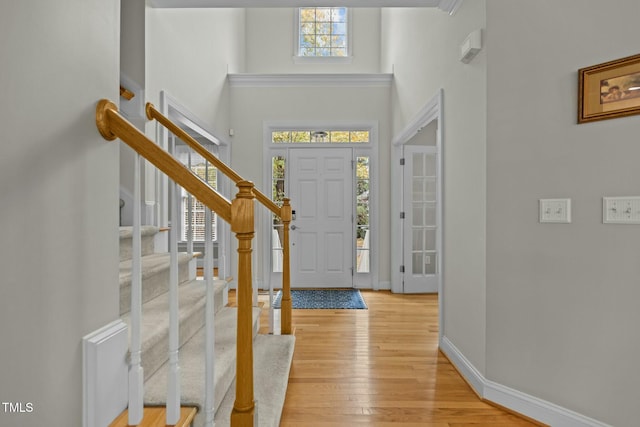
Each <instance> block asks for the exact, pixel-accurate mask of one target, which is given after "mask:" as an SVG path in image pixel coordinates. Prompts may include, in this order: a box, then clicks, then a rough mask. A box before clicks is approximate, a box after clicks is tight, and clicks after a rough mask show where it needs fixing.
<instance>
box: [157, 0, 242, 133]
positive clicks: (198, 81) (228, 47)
mask: <svg viewBox="0 0 640 427" xmlns="http://www.w3.org/2000/svg"><path fill="white" fill-rule="evenodd" d="M244 14H245V12H244V9H153V8H150V7H147V23H146V25H147V35H146V84H147V86H146V97H147V101H149V102H152V103H154V105H156V106H159V102H160V101H159V96H160V95H159V94H160V91H161V90H166V91H167V92H168V93H169V94H170V95H171V96H172V97H174V98H175V99H177V100H178V102H180V103H181V104H182V105H184V106H185V107H186V108H188V109H189V110H190V111H191V112H192V113H194V114H195V115H196V116H198V117H199V118H200V119H201V120H202V121H203V122H204V123H205V124H207V125H209V126H210V129H211V130H214V131H216V132H218V133H220V134H221V135H222V136H224V135H226V133H227V132H228V123H229V91H228V85H227V72H239V71H242V70H243V69H244V19H245V18H244ZM154 134H155V131H151V135H154Z"/></svg>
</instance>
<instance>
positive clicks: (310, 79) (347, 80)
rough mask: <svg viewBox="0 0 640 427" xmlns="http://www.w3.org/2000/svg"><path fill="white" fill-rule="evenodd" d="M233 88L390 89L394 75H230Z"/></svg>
mask: <svg viewBox="0 0 640 427" xmlns="http://www.w3.org/2000/svg"><path fill="white" fill-rule="evenodd" d="M227 77H228V79H229V84H230V85H231V87H314V86H324V87H327V86H344V87H390V86H391V82H392V81H393V74H386V73H383V74H379V73H366V74H360V73H359V74H355V73H350V74H229V75H228V76H227Z"/></svg>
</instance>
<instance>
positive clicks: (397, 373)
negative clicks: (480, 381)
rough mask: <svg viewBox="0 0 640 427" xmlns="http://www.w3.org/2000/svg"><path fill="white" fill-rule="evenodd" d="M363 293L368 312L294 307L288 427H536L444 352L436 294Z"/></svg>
mask: <svg viewBox="0 0 640 427" xmlns="http://www.w3.org/2000/svg"><path fill="white" fill-rule="evenodd" d="M362 294H363V297H364V299H365V302H366V303H367V306H368V307H369V309H368V310H301V309H295V310H293V324H294V326H295V330H296V349H295V352H294V355H293V365H292V367H291V372H290V376H289V387H288V389H287V395H286V400H285V405H284V409H283V413H282V418H281V424H280V425H281V426H282V427H293V426H296V427H299V426H305V427H344V426H346V425H349V424H355V425H356V426H358V425H359V426H379V427H386V426H403V427H418V426H420V427H461V426H472V427H485V426H494V427H501V426H504V427H506V426H509V427H521V426H522V427H524V426H535V425H537V424H534V423H532V422H530V421H528V420H526V419H524V418H521V417H519V416H516V415H513V414H511V413H509V412H506V411H504V410H502V409H500V408H497V407H495V406H493V405H490V404H488V403H485V402H482V401H481V400H480V399H479V398H478V397H477V396H476V395H475V393H474V392H473V391H472V390H471V388H470V387H469V386H468V385H467V383H466V382H465V381H464V380H463V379H462V377H461V376H460V375H459V373H458V372H457V371H456V370H455V368H454V367H453V366H452V365H451V363H450V362H449V361H448V360H447V358H446V357H444V355H442V354H441V353H440V351H439V350H438V299H437V295H398V294H392V293H390V292H386V291H378V292H375V291H363V292H362ZM232 298H233V297H231V298H230V299H232ZM262 316H263V318H262V320H261V324H262V325H267V324H268V323H267V319H268V310H266V309H265V310H263V313H262ZM261 331H262V332H263V333H265V332H266V327H264V326H263V328H262V330H261Z"/></svg>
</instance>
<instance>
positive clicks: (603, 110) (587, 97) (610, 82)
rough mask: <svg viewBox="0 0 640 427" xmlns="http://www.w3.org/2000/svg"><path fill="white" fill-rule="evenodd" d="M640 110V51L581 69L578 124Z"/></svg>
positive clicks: (579, 74) (627, 114) (579, 75)
mask: <svg viewBox="0 0 640 427" xmlns="http://www.w3.org/2000/svg"><path fill="white" fill-rule="evenodd" d="M635 114H640V54H638V55H633V56H628V57H626V58H621V59H616V60H614V61H609V62H605V63H602V64H597V65H592V66H590V67H585V68H581V69H579V70H578V124H580V123H588V122H593V121H597V120H606V119H615V118H618V117H625V116H632V115H635Z"/></svg>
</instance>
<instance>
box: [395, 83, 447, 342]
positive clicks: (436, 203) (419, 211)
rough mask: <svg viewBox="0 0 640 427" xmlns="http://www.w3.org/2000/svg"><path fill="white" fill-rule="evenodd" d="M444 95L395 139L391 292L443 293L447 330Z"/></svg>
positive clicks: (441, 325)
mask: <svg viewBox="0 0 640 427" xmlns="http://www.w3.org/2000/svg"><path fill="white" fill-rule="evenodd" d="M443 98H444V91H443V90H442V89H440V90H439V91H438V92H437V93H436V94H435V95H434V96H433V97H432V98H431V99H430V100H429V101H428V102H427V103H426V104H425V105H424V106H423V107H422V108H421V109H420V111H419V112H418V114H417V115H416V117H415V118H414V120H413V121H411V122H410V123H409V124H408V125H407V126H406V127H405V128H404V129H403V130H402V131H401V132H399V133H398V134H396V136H395V137H394V138H393V141H392V147H393V148H392V160H391V168H392V174H391V180H392V181H391V185H392V188H393V189H395V190H396V191H392V194H391V197H392V205H393V206H394V207H397V209H398V210H399V212H398V214H397V215H396V214H395V213H392V216H391V218H392V219H391V229H392V234H393V235H394V236H395V237H394V238H393V239H392V252H391V254H392V259H391V268H392V276H391V290H392V291H393V292H395V293H435V292H437V293H438V306H439V310H438V313H439V314H438V323H439V331H440V332H439V334H440V338H442V331H443V330H444V307H445V304H444V298H445V295H444V293H443V289H444V287H445V284H444V276H443V264H444V254H443V250H442V248H443V241H444V224H443V222H444V221H443V199H442V189H443V181H444V179H443V163H444V156H443V145H444V136H443V132H442V129H443V117H444V114H443V110H442V105H443Z"/></svg>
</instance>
